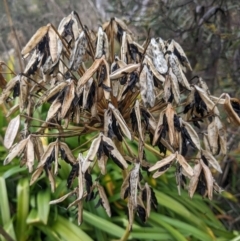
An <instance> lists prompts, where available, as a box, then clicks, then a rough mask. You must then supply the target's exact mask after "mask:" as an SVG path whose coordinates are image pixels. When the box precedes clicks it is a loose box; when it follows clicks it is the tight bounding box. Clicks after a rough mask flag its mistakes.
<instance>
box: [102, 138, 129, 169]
mask: <svg viewBox="0 0 240 241" xmlns="http://www.w3.org/2000/svg"><path fill="white" fill-rule="evenodd" d="M102 140H103V141H105V142H106V143H107V144H108V145H109V146H110V147H111V148H112V149H111V150H110V154H111V157H112V159H114V160H116V161H118V163H120V164H121V165H122V167H123V168H124V169H126V168H127V167H128V164H127V162H126V161H125V160H124V158H123V156H122V155H121V153H120V152H119V151H118V149H117V147H116V146H115V144H114V143H113V141H112V140H111V139H110V138H108V137H106V136H104V135H102Z"/></svg>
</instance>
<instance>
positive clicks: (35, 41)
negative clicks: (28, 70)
mask: <svg viewBox="0 0 240 241" xmlns="http://www.w3.org/2000/svg"><path fill="white" fill-rule="evenodd" d="M49 28H50V25H47V26H43V27H41V28H39V29H38V30H37V32H36V33H35V34H34V35H33V36H32V38H31V39H30V40H29V41H28V43H27V44H26V46H25V47H24V48H23V50H22V52H21V54H22V55H23V57H24V58H26V57H27V54H28V53H29V52H31V51H32V50H33V49H34V48H35V47H36V46H37V45H38V44H39V43H40V41H41V40H42V39H43V37H44V36H45V35H46V34H47V33H48V30H49Z"/></svg>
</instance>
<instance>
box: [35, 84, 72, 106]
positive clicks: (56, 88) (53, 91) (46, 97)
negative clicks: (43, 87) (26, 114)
mask: <svg viewBox="0 0 240 241" xmlns="http://www.w3.org/2000/svg"><path fill="white" fill-rule="evenodd" d="M67 84H68V82H60V83H58V84H57V85H55V86H54V87H53V88H51V89H49V90H48V91H46V92H45V93H44V94H43V95H42V96H41V98H40V99H39V100H38V102H37V104H36V107H38V106H41V105H42V104H43V103H45V102H46V101H48V100H49V99H51V98H53V97H54V96H56V95H57V94H58V93H60V92H61V91H62V90H63V89H64V87H66V86H67Z"/></svg>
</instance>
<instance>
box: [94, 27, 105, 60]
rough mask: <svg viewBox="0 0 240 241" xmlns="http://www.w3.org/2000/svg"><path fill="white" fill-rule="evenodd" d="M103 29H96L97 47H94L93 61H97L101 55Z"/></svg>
mask: <svg viewBox="0 0 240 241" xmlns="http://www.w3.org/2000/svg"><path fill="white" fill-rule="evenodd" d="M103 34H104V32H103V29H102V27H99V28H98V33H97V37H98V38H97V47H96V52H95V59H99V58H101V57H102V55H103V45H104V42H103V41H104V37H103Z"/></svg>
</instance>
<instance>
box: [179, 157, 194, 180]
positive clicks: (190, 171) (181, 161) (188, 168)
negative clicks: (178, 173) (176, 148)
mask: <svg viewBox="0 0 240 241" xmlns="http://www.w3.org/2000/svg"><path fill="white" fill-rule="evenodd" d="M177 161H178V162H179V164H180V165H181V166H182V168H183V169H184V170H185V172H186V174H187V175H188V176H193V169H192V167H191V166H190V165H189V164H188V163H187V161H186V160H185V158H184V157H183V156H182V155H180V154H177Z"/></svg>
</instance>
